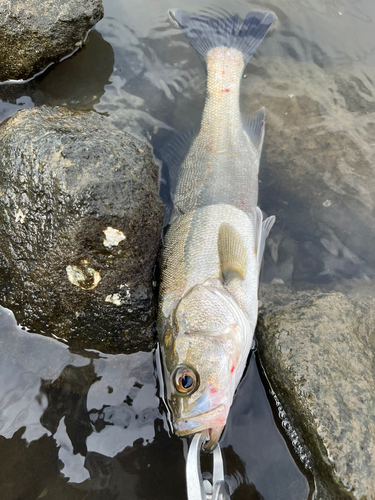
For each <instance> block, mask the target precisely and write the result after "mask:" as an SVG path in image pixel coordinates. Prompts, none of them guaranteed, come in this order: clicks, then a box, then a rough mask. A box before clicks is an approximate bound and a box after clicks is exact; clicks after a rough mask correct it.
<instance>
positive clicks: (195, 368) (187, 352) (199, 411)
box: [162, 285, 252, 449]
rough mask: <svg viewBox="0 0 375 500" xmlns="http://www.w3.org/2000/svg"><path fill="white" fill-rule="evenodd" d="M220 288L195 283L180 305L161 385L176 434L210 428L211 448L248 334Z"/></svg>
mask: <svg viewBox="0 0 375 500" xmlns="http://www.w3.org/2000/svg"><path fill="white" fill-rule="evenodd" d="M238 309H239V306H238V304H237V303H236V302H235V301H234V299H233V298H232V297H230V294H228V293H227V292H225V291H224V290H218V289H215V288H212V287H207V286H203V285H198V286H196V287H194V288H193V289H192V291H191V292H190V293H189V294H188V295H187V296H185V297H184V298H183V299H182V300H181V301H180V303H179V305H178V307H177V309H176V311H175V313H174V321H173V322H171V323H170V326H169V327H168V328H167V330H166V332H165V337H164V339H165V340H164V342H163V343H162V354H163V365H164V385H165V389H166V399H167V404H168V406H169V408H170V410H171V413H172V419H173V427H174V431H175V433H176V434H177V435H179V436H186V435H189V434H193V433H196V432H200V431H204V430H208V435H209V442H208V443H207V444H206V446H205V448H206V449H213V447H214V446H215V445H216V443H217V442H218V440H219V438H220V436H221V434H222V431H223V429H224V426H225V424H226V421H227V417H228V413H229V409H230V406H231V404H232V400H233V396H234V392H235V390H236V387H237V385H238V382H239V380H240V378H241V376H242V373H243V371H244V368H245V365H246V359H247V355H248V352H249V349H248V350H247V352H245V351H246V349H247V348H246V346H244V342H243V340H244V336H246V334H249V335H250V336H251V338H250V339H249V340H248V342H247V343H249V344H250V346H251V342H252V332H251V334H250V331H249V330H250V328H248V327H247V325H246V324H244V321H246V319H245V318H244V314H243V313H241V311H239V310H238Z"/></svg>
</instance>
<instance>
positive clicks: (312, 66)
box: [0, 0, 375, 500]
mask: <svg viewBox="0 0 375 500" xmlns="http://www.w3.org/2000/svg"><path fill="white" fill-rule="evenodd" d="M257 5H258V6H259V5H260V6H263V7H267V8H269V9H272V10H273V11H275V12H276V14H277V15H278V18H279V23H278V26H277V28H276V30H275V31H274V33H273V34H271V35H270V36H268V37H267V39H266V40H265V41H264V42H263V43H262V45H261V47H260V48H259V50H258V52H257V53H256V55H255V56H254V58H253V59H252V60H251V62H250V64H249V65H248V68H247V69H246V72H245V75H244V79H243V82H242V88H241V105H242V109H243V111H244V113H250V112H253V111H255V110H257V109H259V108H260V107H261V106H266V108H267V127H266V139H265V144H264V152H263V156H262V161H261V172H260V194H259V202H260V205H261V208H262V209H263V210H264V211H265V212H267V213H268V214H271V213H273V214H275V215H276V217H277V223H276V225H275V227H274V229H273V231H272V234H271V237H270V239H269V241H268V247H267V249H266V255H265V265H264V271H263V280H265V281H272V280H276V281H280V280H282V281H284V282H286V283H290V284H292V285H293V286H295V287H300V286H308V284H309V283H320V284H324V285H326V286H337V284H338V283H343V282H344V280H353V279H355V280H358V279H361V280H367V279H368V278H370V277H372V276H374V274H375V222H374V220H373V219H374V217H371V214H372V215H373V214H374V213H375V175H374V167H373V165H374V164H375V100H374V91H375V88H374V85H375V84H374V82H375V42H374V37H373V20H374V19H375V4H374V3H373V2H371V0H366V1H362V2H354V1H351V0H326V1H324V0H317V1H312V0H299V1H296V2H290V1H288V0H280V1H278V2H277V3H272V2H266V1H258V2H257ZM171 7H177V8H186V5H185V4H184V2H182V1H181V0H178V1H175V2H174V3H173V4H170V3H168V2H167V1H166V0H154V1H148V2H139V1H137V2H136V1H135V0H127V1H125V0H106V1H104V8H105V18H104V19H103V20H102V21H101V22H100V23H99V24H98V25H97V27H96V29H95V30H93V31H92V32H91V33H90V36H89V39H88V43H87V44H86V46H85V47H84V48H83V50H81V51H80V52H78V53H77V54H76V55H75V56H73V57H72V58H70V59H68V60H65V61H63V62H62V63H60V64H59V65H57V66H55V67H52V68H50V69H49V70H48V71H47V72H45V73H44V74H42V75H40V76H39V77H37V78H36V79H34V80H32V81H30V82H28V83H25V84H11V85H2V86H0V120H3V119H5V118H7V117H8V116H11V115H12V114H14V113H15V112H16V111H18V110H19V109H21V108H25V107H32V106H41V105H43V104H46V105H49V106H54V105H60V106H67V107H70V108H74V109H86V110H95V111H97V112H99V113H103V114H106V115H108V116H109V118H110V119H111V120H112V121H113V122H114V123H115V124H116V125H117V126H118V127H119V128H121V129H123V130H127V131H130V132H132V133H133V134H136V135H138V136H140V137H143V138H145V139H146V140H147V141H149V142H150V143H151V144H152V145H153V146H154V148H155V151H156V153H158V152H160V150H161V148H162V146H163V144H164V143H165V142H166V141H167V140H168V139H169V138H170V137H171V136H172V135H173V134H174V133H175V132H176V131H177V132H180V131H185V130H191V129H193V128H196V127H197V126H198V125H199V121H200V116H201V112H202V108H203V103H204V96H205V74H204V70H203V68H202V66H201V63H200V61H199V59H198V56H197V55H196V54H195V53H194V51H193V50H192V49H191V48H190V47H189V45H188V44H187V42H186V41H185V40H184V38H183V36H182V35H181V33H179V31H178V30H177V29H176V28H174V27H173V26H172V24H171V23H170V22H169V20H168V16H167V10H168V8H171ZM251 7H252V6H251V5H250V4H249V3H248V2H245V1H237V2H236V1H231V2H229V3H228V2H224V1H210V2H205V3H204V8H203V4H202V3H201V2H198V1H193V2H190V4H189V10H192V11H193V10H194V11H198V10H199V11H202V9H203V10H205V11H206V12H208V13H211V14H214V13H215V12H218V13H219V14H220V13H221V12H222V9H224V8H225V9H226V10H227V11H229V12H231V13H234V12H238V13H239V14H242V15H244V14H246V13H247V12H248V10H249V9H250V8H251ZM166 180H167V173H166V172H164V171H163V179H162V185H161V193H162V195H163V198H164V201H165V203H166V204H168V201H169V199H168V186H167V184H166ZM0 345H1V350H0V485H1V492H2V498H4V499H10V500H13V499H14V500H15V499H26V498H27V499H34V498H35V499H38V498H45V499H49V498H51V499H54V500H55V499H67V498H69V499H70V498H73V499H102V498H103V499H104V498H105V499H107V500H108V499H123V498H126V499H133V498H134V499H143V498H144V499H156V498H163V499H169V498H170V499H172V498H173V499H175V498H185V495H186V494H185V478H184V454H185V453H186V444H184V443H183V441H182V440H179V439H177V438H175V437H173V436H170V435H169V431H168V426H167V424H166V420H165V414H164V411H163V407H162V406H161V404H160V401H159V398H158V388H157V378H156V373H155V360H154V355H153V353H138V354H134V355H131V356H125V355H122V356H121V355H120V356H108V355H106V356H104V355H102V354H100V353H98V352H87V351H83V352H80V353H72V352H70V351H69V348H68V346H65V345H63V344H61V343H59V342H57V341H55V340H52V339H51V340H50V339H47V338H42V337H38V336H34V335H32V334H31V333H28V332H25V331H22V330H21V329H19V328H18V327H17V326H16V325H15V322H14V320H13V318H12V316H11V314H10V313H9V312H7V311H5V310H1V314H0ZM222 444H223V449H224V455H225V460H226V467H227V474H228V476H229V477H230V479H229V481H230V484H231V486H232V487H233V489H235V492H234V494H233V498H234V499H240V498H244V499H245V498H246V499H263V498H264V499H266V500H277V499H279V500H282V499H285V500H286V499H288V500H290V499H296V500H303V499H306V500H307V499H308V498H309V497H310V496H311V494H312V491H313V488H312V486H311V477H310V475H309V473H308V472H306V470H305V468H304V467H303V465H302V464H301V462H299V460H298V458H297V457H296V455H295V454H294V453H293V452H292V447H291V445H290V443H289V441H288V439H287V438H286V439H285V434H284V432H283V431H282V430H281V426H280V423H279V421H278V419H277V417H276V410H275V406H274V404H272V398H271V397H270V395H269V390H268V387H267V384H266V383H265V382H264V381H262V375H261V371H260V370H259V369H258V364H257V360H256V355H254V354H253V355H252V356H251V359H250V363H249V368H248V370H247V373H246V375H245V378H244V380H243V381H242V383H241V385H240V388H239V390H238V393H237V395H236V398H235V402H234V405H233V408H232V411H231V414H230V420H229V422H228V426H227V428H226V431H225V434H224V438H223V442H222Z"/></svg>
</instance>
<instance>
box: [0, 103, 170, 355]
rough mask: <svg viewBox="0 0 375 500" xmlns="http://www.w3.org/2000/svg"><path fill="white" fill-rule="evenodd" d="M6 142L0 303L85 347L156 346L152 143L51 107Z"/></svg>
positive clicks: (6, 132) (0, 197)
mask: <svg viewBox="0 0 375 500" xmlns="http://www.w3.org/2000/svg"><path fill="white" fill-rule="evenodd" d="M0 144H1V149H0V304H1V305H2V306H4V307H7V308H9V309H11V310H12V311H13V313H14V315H15V317H16V319H17V322H18V323H19V324H21V325H22V326H24V327H26V328H28V329H29V330H31V331H33V332H36V333H41V334H45V335H49V336H51V335H52V336H54V337H58V338H63V339H66V340H68V341H69V344H70V345H71V346H73V347H76V348H77V349H79V348H81V347H86V348H96V349H100V350H101V351H104V352H132V351H135V350H138V349H147V348H150V347H151V346H152V345H153V343H154V320H155V304H154V297H153V295H154V294H153V285H152V283H153V269H154V266H155V261H156V256H157V252H158V249H159V245H160V235H161V228H162V224H163V216H164V209H163V205H162V202H161V200H160V197H159V194H158V173H159V169H158V166H157V165H156V164H155V163H154V161H153V157H152V153H151V150H150V148H149V147H148V145H147V144H145V143H143V142H141V141H139V140H138V139H135V138H134V137H132V136H130V135H129V134H126V133H122V132H120V131H119V130H118V129H116V128H115V127H114V126H112V125H111V124H110V123H109V121H108V119H107V118H105V117H103V116H100V115H98V114H96V113H85V112H73V111H68V110H66V109H63V108H47V107H41V108H34V109H31V110H22V111H20V112H18V113H17V114H16V115H14V116H13V117H12V118H11V119H9V120H8V121H6V122H4V123H3V124H2V125H1V126H0Z"/></svg>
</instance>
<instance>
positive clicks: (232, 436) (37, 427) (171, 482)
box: [0, 309, 309, 500]
mask: <svg viewBox="0 0 375 500" xmlns="http://www.w3.org/2000/svg"><path fill="white" fill-rule="evenodd" d="M0 342H1V351H0V484H2V485H5V486H4V488H5V489H2V493H3V494H4V495H6V496H5V497H4V498H6V499H7V500H8V499H9V500H13V499H14V500H16V499H17V498H23V497H22V495H23V494H24V493H23V492H26V491H27V492H28V496H27V498H29V499H31V498H42V497H46V498H53V499H57V498H61V499H67V498H71V496H70V495H75V496H74V497H73V498H95V499H96V498H100V499H101V498H103V499H104V498H106V499H107V500H108V498H111V499H120V498H124V496H123V495H124V494H126V497H125V498H131V499H133V498H134V499H139V498H147V499H150V500H151V499H159V498H160V500H162V499H163V500H165V499H171V500H172V499H175V498H184V495H185V494H186V493H184V492H185V477H184V464H185V462H184V452H183V441H182V440H181V439H178V438H176V437H175V436H171V435H170V432H169V430H168V424H167V421H166V416H165V412H164V410H163V407H162V406H161V403H160V400H159V397H158V389H157V379H156V374H155V367H154V366H155V365H154V359H153V353H142V352H139V353H136V354H131V355H105V356H104V355H101V354H100V353H98V352H87V351H86V352H84V353H83V354H84V355H83V354H82V355H78V354H73V353H71V352H70V351H69V349H68V347H66V346H65V345H63V344H62V343H60V342H58V341H57V340H53V339H48V338H46V337H39V336H36V335H33V334H31V333H28V332H25V331H23V330H21V329H20V328H19V327H17V325H16V323H15V320H14V317H13V315H12V314H11V313H10V311H7V310H6V309H0ZM222 446H223V453H224V457H225V461H226V467H227V476H228V482H229V484H230V486H231V488H232V490H233V491H234V493H233V498H234V499H241V498H248V499H249V498H250V499H254V500H255V499H263V498H265V499H267V498H270V499H271V498H276V497H275V495H276V493H277V492H280V491H281V493H278V495H279V496H278V498H280V499H285V500H286V499H289V500H291V499H294V498H295V499H296V500H301V498H306V499H307V497H308V492H309V485H308V482H307V480H306V478H305V477H304V475H303V474H301V472H300V470H299V469H298V467H297V465H296V463H295V462H294V459H293V458H292V456H291V454H290V452H289V450H288V447H287V445H286V443H285V441H284V439H283V437H282V436H281V434H280V432H279V430H278V428H277V427H276V425H275V423H274V420H273V416H272V410H271V407H270V404H269V402H268V399H267V396H266V393H265V389H264V387H263V385H262V382H261V380H260V377H259V373H258V370H257V366H256V363H255V359H252V361H251V362H250V367H249V370H248V373H247V375H246V377H245V379H244V380H243V382H242V384H241V387H240V388H239V391H238V395H237V398H236V400H235V404H234V407H233V411H232V412H231V415H230V420H229V422H228V426H227V428H226V431H225V435H224V439H223V441H222ZM9 455H11V459H10V460H9ZM46 457H48V462H47V459H46ZM46 462H47V463H46ZM265 464H267V466H266V467H265ZM10 465H11V467H10ZM21 470H22V474H20V471H21ZM270 474H272V476H273V480H272V482H271V483H270V481H269V475H270ZM88 492H91V493H92V494H93V493H94V492H95V494H98V495H99V496H95V497H91V496H90V497H87V496H84V495H86V494H87V493H88ZM25 498H26V497H25Z"/></svg>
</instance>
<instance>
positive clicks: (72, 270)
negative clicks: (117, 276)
mask: <svg viewBox="0 0 375 500" xmlns="http://www.w3.org/2000/svg"><path fill="white" fill-rule="evenodd" d="M87 264H88V262H87V261H86V260H84V261H82V265H81V266H80V267H79V266H67V267H66V274H67V275H68V280H69V281H70V283H71V284H72V285H76V286H78V287H79V288H82V289H83V290H92V289H93V288H96V287H97V286H98V283H99V281H100V280H101V279H102V278H101V277H100V274H99V273H98V271H95V269H92V268H91V267H89V266H88V265H87Z"/></svg>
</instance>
